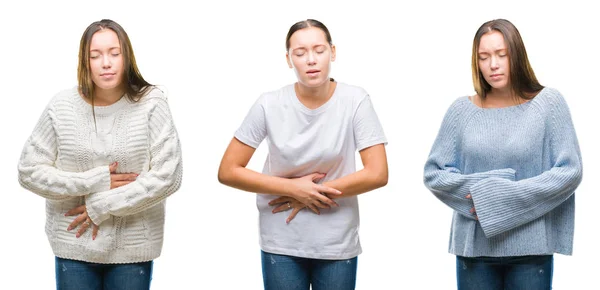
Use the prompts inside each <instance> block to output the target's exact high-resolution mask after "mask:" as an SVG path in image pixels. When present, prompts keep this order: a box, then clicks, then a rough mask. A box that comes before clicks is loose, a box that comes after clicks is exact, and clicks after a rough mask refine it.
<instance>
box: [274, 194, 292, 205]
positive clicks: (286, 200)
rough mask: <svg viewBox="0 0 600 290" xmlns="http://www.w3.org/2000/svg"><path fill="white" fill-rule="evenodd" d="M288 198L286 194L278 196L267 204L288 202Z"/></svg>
mask: <svg viewBox="0 0 600 290" xmlns="http://www.w3.org/2000/svg"><path fill="white" fill-rule="evenodd" d="M290 201H291V200H290V198H289V197H287V196H282V197H278V198H276V199H274V200H271V201H269V205H276V204H279V203H284V202H290Z"/></svg>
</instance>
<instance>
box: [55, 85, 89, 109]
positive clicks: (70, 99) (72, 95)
mask: <svg viewBox="0 0 600 290" xmlns="http://www.w3.org/2000/svg"><path fill="white" fill-rule="evenodd" d="M80 101H81V102H85V101H84V100H83V99H82V97H81V95H80V94H79V91H78V89H77V87H76V86H75V87H72V88H69V89H64V90H61V91H59V92H58V93H56V94H54V96H53V97H52V99H50V102H49V103H48V106H49V107H54V106H56V105H60V104H65V103H70V104H73V103H80Z"/></svg>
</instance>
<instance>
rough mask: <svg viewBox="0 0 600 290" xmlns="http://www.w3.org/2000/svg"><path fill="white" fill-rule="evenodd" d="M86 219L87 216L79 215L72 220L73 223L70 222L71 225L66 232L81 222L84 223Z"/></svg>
mask: <svg viewBox="0 0 600 290" xmlns="http://www.w3.org/2000/svg"><path fill="white" fill-rule="evenodd" d="M86 219H87V215H86V214H80V215H79V216H78V217H77V218H75V219H74V220H73V222H71V224H70V225H69V227H68V228H67V231H70V230H72V229H74V228H76V227H77V225H79V224H80V223H82V222H83V221H85V220H86Z"/></svg>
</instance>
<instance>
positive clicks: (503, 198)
mask: <svg viewBox="0 0 600 290" xmlns="http://www.w3.org/2000/svg"><path fill="white" fill-rule="evenodd" d="M472 70H473V84H474V86H475V91H476V92H477V94H476V95H474V96H470V97H462V98H459V99H457V100H456V101H455V102H454V103H453V104H452V106H450V108H449V109H448V112H447V113H446V116H445V117H444V120H443V123H442V126H441V129H440V131H439V134H438V136H437V139H436V140H435V143H434V144H433V148H432V149H431V153H430V155H429V159H428V160H427V163H426V165H425V174H424V181H425V185H426V186H427V187H428V188H429V189H430V190H431V192H433V194H434V195H435V196H436V197H437V198H439V199H440V200H441V201H442V202H444V203H445V204H447V205H448V206H450V207H451V208H452V209H454V216H453V219H452V230H451V234H450V248H449V251H450V253H452V254H455V255H456V256H457V260H456V271H457V280H458V289H490V290H493V289H528V290H535V289H550V288H551V284H552V269H553V254H554V253H561V254H566V255H570V254H571V252H572V246H573V223H574V222H573V221H574V219H573V218H574V204H575V196H574V190H575V188H577V186H578V185H579V183H580V182H581V176H582V166H581V154H580V152H579V145H578V142H577V136H576V135H575V129H574V127H573V122H572V121H571V115H570V113H569V109H568V107H567V103H566V102H565V100H564V99H563V97H562V95H561V94H560V93H559V92H558V91H557V90H555V89H551V88H548V87H543V86H542V85H540V84H539V83H538V81H537V79H536V77H535V74H534V73H533V70H532V68H531V66H530V64H529V60H528V59H527V53H526V51H525V46H524V44H523V41H522V39H521V36H520V34H519V32H518V30H517V29H516V27H515V26H514V25H513V24H512V23H510V22H509V21H507V20H503V19H498V20H492V21H489V22H486V23H484V24H483V25H482V26H481V27H480V28H479V30H478V31H477V33H476V34H475V39H474V41H473V57H472Z"/></svg>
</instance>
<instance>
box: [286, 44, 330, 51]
mask: <svg viewBox="0 0 600 290" xmlns="http://www.w3.org/2000/svg"><path fill="white" fill-rule="evenodd" d="M319 46H327V45H325V44H317V45H314V46H313V48H315V47H319ZM299 49H304V50H306V47H304V46H300V47H296V48H292V51H295V50H299Z"/></svg>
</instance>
